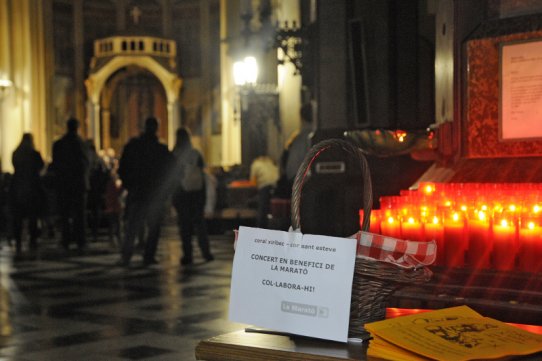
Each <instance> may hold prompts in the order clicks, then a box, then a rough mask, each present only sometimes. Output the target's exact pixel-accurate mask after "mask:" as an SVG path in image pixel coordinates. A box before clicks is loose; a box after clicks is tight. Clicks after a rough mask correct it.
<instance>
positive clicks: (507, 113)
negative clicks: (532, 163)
mask: <svg viewBox="0 0 542 361" xmlns="http://www.w3.org/2000/svg"><path fill="white" fill-rule="evenodd" d="M501 72H502V73H501V114H500V117H501V121H500V133H501V137H502V139H504V140H507V139H527V138H540V137H542V121H541V120H542V41H532V42H526V43H516V44H506V45H503V47H502V51H501Z"/></svg>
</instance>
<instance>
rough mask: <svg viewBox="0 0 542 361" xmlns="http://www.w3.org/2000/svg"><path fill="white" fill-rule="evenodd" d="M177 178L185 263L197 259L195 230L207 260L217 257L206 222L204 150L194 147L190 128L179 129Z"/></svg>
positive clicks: (177, 207) (176, 201)
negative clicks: (194, 240)
mask: <svg viewBox="0 0 542 361" xmlns="http://www.w3.org/2000/svg"><path fill="white" fill-rule="evenodd" d="M173 155H174V156H175V160H176V165H175V178H176V179H177V180H178V182H177V185H176V189H175V191H174V193H173V207H174V208H175V210H176V212H177V222H178V226H179V233H180V236H181V241H182V248H183V256H182V258H181V264H182V265H189V264H191V263H192V262H193V255H192V235H193V233H194V229H195V230H196V233H197V237H198V244H199V247H200V250H201V254H202V256H203V258H204V259H205V260H206V261H212V260H213V259H214V257H213V255H212V254H211V249H210V245H209V236H208V234H207V227H206V224H205V217H204V210H205V193H206V192H205V176H204V172H203V168H204V162H203V157H202V155H201V153H200V152H199V151H198V150H197V149H195V148H194V147H193V146H192V140H191V135H190V132H189V131H188V129H186V128H179V129H178V130H177V133H176V142H175V147H174V148H173Z"/></svg>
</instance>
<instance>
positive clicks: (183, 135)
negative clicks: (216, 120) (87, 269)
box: [8, 117, 213, 266]
mask: <svg viewBox="0 0 542 361" xmlns="http://www.w3.org/2000/svg"><path fill="white" fill-rule="evenodd" d="M79 125H80V124H79V121H78V120H77V119H75V118H71V119H69V120H68V121H67V123H66V127H67V131H66V134H64V135H63V136H62V137H61V138H60V139H58V140H57V141H55V142H54V143H53V148H52V161H51V163H50V164H49V165H48V166H47V169H46V171H45V173H46V178H47V183H49V184H50V186H51V187H52V188H53V190H54V194H55V197H54V199H55V200H56V202H55V203H56V204H55V205H51V204H48V199H47V198H48V197H47V195H46V192H45V191H44V184H43V183H44V182H43V178H44V177H42V176H41V175H42V173H44V167H45V163H44V161H43V159H42V157H41V155H40V153H39V152H38V151H37V150H36V149H35V146H34V141H33V137H32V134H31V133H25V134H24V135H23V137H22V140H21V143H20V144H19V146H18V147H17V148H16V149H15V151H14V152H13V155H12V162H13V167H14V173H13V177H12V179H11V182H10V186H9V191H8V205H9V209H10V214H11V222H12V237H13V238H14V239H15V242H16V254H17V256H20V255H21V253H22V234H23V221H24V220H25V219H26V220H27V223H28V233H29V238H30V240H29V247H30V248H36V247H37V246H38V243H37V240H38V237H39V235H40V230H39V227H38V220H39V219H40V217H42V216H43V213H44V211H43V207H45V206H56V207H55V208H56V210H57V213H58V217H59V225H60V229H61V245H62V246H63V247H64V248H66V249H69V248H70V246H71V244H72V243H75V244H76V245H77V248H78V249H79V250H81V251H84V250H85V248H86V246H87V240H86V231H87V218H88V217H87V210H88V201H89V198H88V197H89V195H92V192H90V193H89V191H90V190H91V188H92V183H93V182H92V180H93V178H92V172H93V170H94V167H95V165H96V164H95V163H96V162H95V161H96V159H95V158H96V153H95V149H93V147H92V145H91V144H89V142H86V141H84V140H83V139H82V138H81V136H80V135H79V134H78V130H79ZM158 127H159V121H158V119H156V118H155V117H149V118H147V119H146V120H145V127H144V131H143V132H142V133H141V135H139V136H138V137H135V138H132V139H131V140H130V141H129V142H128V143H127V144H126V145H125V147H124V149H123V151H122V154H121V158H120V160H119V162H118V171H117V174H118V177H119V183H120V184H122V189H123V191H125V192H126V199H125V206H124V237H123V239H122V240H121V247H120V248H121V252H120V253H121V257H120V260H119V265H122V266H128V265H130V262H131V259H132V256H133V253H134V244H135V240H136V238H137V239H138V240H139V242H140V243H143V244H144V245H145V246H144V252H143V263H144V264H145V265H150V264H154V263H156V262H157V260H156V258H155V257H156V251H157V247H158V240H159V238H160V227H161V223H162V220H163V218H164V216H165V214H166V211H167V209H168V205H169V204H171V203H172V204H173V206H174V207H175V209H176V211H177V219H178V225H179V231H180V236H181V241H182V245H183V246H182V249H183V256H182V258H181V260H180V262H181V264H183V265H188V264H191V263H192V262H193V249H192V235H193V234H194V231H195V232H196V233H197V236H198V240H199V246H200V249H201V254H202V256H203V258H204V259H205V260H206V261H212V260H213V255H212V253H211V250H210V246H209V238H208V235H207V230H206V225H205V220H204V207H205V197H206V191H205V176H204V166H205V164H204V161H203V157H202V155H201V153H200V152H199V151H197V150H196V149H195V148H194V147H193V146H192V142H191V136H190V133H189V131H188V130H187V129H185V128H180V129H178V130H177V133H176V135H177V139H176V144H175V147H174V149H173V151H169V150H168V148H167V146H166V145H164V144H162V143H161V142H160V141H159V138H158V136H157V131H158ZM113 184H114V183H113ZM91 198H92V197H91ZM170 202H171V203H170ZM40 205H41V206H40Z"/></svg>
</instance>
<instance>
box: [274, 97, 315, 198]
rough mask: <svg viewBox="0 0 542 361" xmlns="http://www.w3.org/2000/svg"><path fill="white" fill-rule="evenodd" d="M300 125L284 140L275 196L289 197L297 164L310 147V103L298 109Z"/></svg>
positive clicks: (301, 160) (297, 167)
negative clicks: (284, 144)
mask: <svg viewBox="0 0 542 361" xmlns="http://www.w3.org/2000/svg"><path fill="white" fill-rule="evenodd" d="M300 116H301V126H300V128H299V129H298V130H297V131H296V132H294V133H293V134H292V135H291V136H290V138H289V139H288V141H287V142H286V146H285V149H284V151H283V153H282V155H281V159H280V165H281V167H280V180H279V181H278V183H279V184H278V185H277V192H276V193H277V196H278V197H280V198H290V197H291V196H292V186H293V185H294V179H295V176H296V174H297V170H298V169H299V166H300V165H301V163H302V162H303V159H304V158H305V154H307V152H308V151H309V149H310V147H311V139H310V137H311V133H312V130H313V129H312V118H313V115H312V104H311V103H305V104H303V105H302V106H301V109H300Z"/></svg>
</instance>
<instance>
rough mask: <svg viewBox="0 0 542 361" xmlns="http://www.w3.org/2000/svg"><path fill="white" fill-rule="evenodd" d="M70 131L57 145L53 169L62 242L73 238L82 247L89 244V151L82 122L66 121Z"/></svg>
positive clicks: (66, 244)
mask: <svg viewBox="0 0 542 361" xmlns="http://www.w3.org/2000/svg"><path fill="white" fill-rule="evenodd" d="M66 126H67V132H66V134H65V135H64V136H63V137H62V138H60V139H59V140H57V141H56V142H55V143H54V144H53V162H52V164H51V167H52V171H53V172H54V174H55V183H56V192H57V198H58V211H59V215H60V221H61V226H62V245H63V246H64V248H66V249H68V248H69V245H70V242H71V241H72V240H73V241H75V242H76V243H77V247H78V248H79V250H83V249H84V248H85V246H86V237H85V233H86V221H85V210H86V197H87V191H88V188H89V165H90V163H89V150H88V146H87V145H86V144H85V142H84V141H83V139H81V137H80V136H79V135H78V134H77V131H78V129H79V121H78V120H77V119H75V118H71V119H69V120H68V121H67V122H66Z"/></svg>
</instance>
